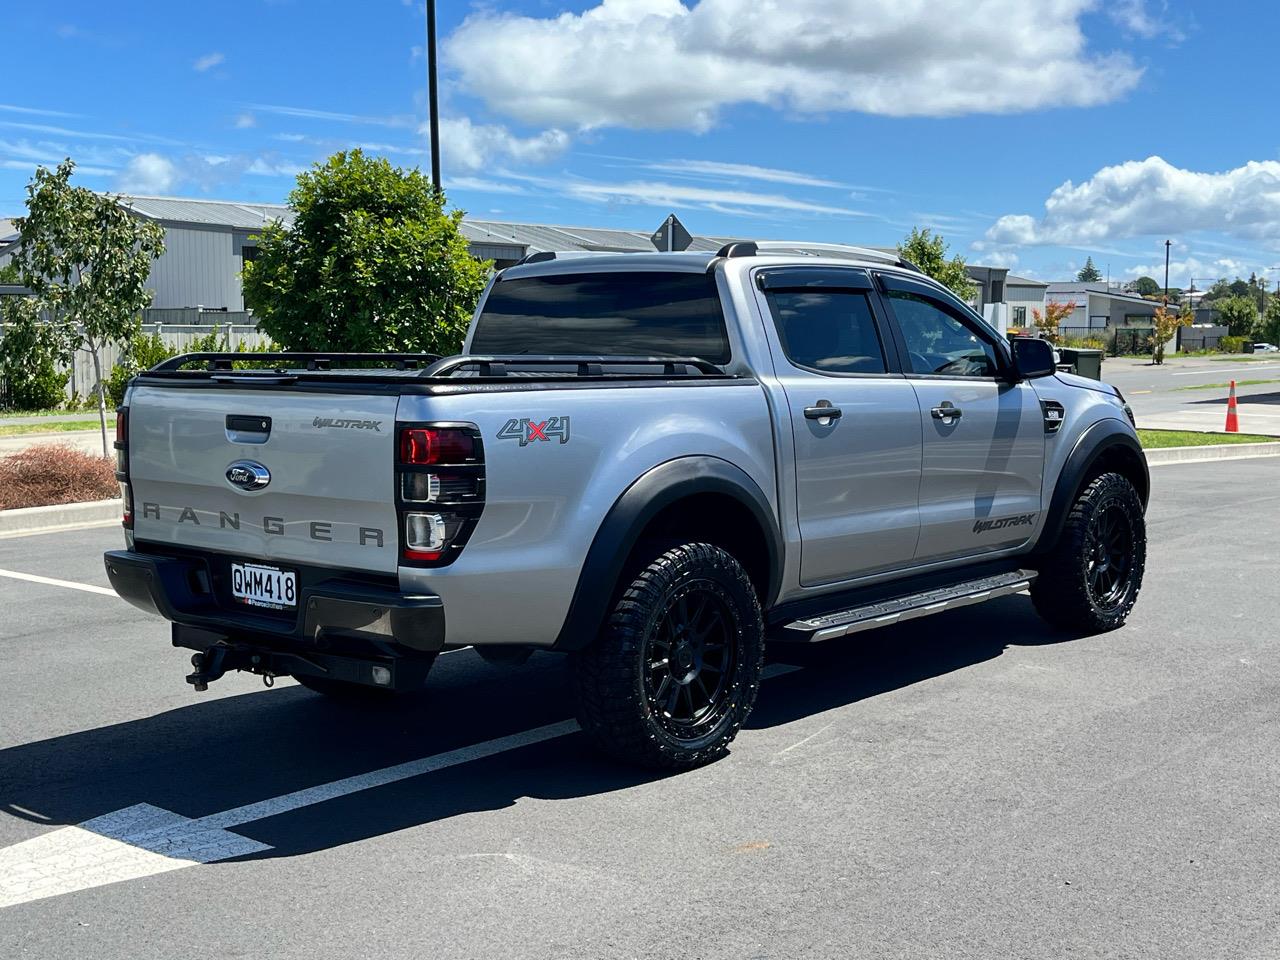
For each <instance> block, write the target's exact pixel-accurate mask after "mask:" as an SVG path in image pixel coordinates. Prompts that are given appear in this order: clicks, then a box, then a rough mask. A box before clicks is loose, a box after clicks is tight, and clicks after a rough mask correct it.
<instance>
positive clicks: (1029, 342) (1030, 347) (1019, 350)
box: [1009, 337, 1058, 380]
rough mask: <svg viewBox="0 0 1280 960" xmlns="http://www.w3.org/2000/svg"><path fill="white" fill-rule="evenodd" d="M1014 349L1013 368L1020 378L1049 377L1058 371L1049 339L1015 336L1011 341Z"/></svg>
mask: <svg viewBox="0 0 1280 960" xmlns="http://www.w3.org/2000/svg"><path fill="white" fill-rule="evenodd" d="M1009 346H1010V347H1011V348H1012V349H1013V369H1014V371H1015V372H1016V373H1017V374H1018V379H1020V380H1031V379H1034V378H1035V377H1047V376H1050V375H1051V374H1053V373H1056V372H1057V369H1058V368H1057V366H1056V365H1055V364H1054V362H1053V347H1052V345H1050V343H1049V341H1048V340H1039V339H1037V338H1035V337H1014V338H1013V339H1012V340H1010V341H1009Z"/></svg>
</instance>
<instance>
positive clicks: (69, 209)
mask: <svg viewBox="0 0 1280 960" xmlns="http://www.w3.org/2000/svg"><path fill="white" fill-rule="evenodd" d="M74 170H75V164H74V163H73V162H72V161H71V160H70V159H67V160H64V161H63V162H62V163H60V164H58V168H57V169H56V170H53V171H50V170H48V169H47V168H45V167H37V168H36V174H35V176H34V177H33V178H32V180H31V182H30V183H28V184H27V215H26V216H25V217H18V218H17V219H16V220H14V222H13V225H14V226H15V227H16V228H17V230H18V235H19V237H20V238H21V239H20V240H19V241H18V248H17V250H16V252H15V253H14V257H13V262H14V263H15V264H17V267H18V274H19V277H20V278H21V282H22V284H23V285H24V286H26V287H28V288H30V289H31V291H32V292H33V293H34V294H35V297H34V303H35V309H37V310H39V311H40V312H42V313H44V314H45V316H46V317H48V318H49V320H50V324H51V329H52V330H53V331H55V333H56V334H57V335H59V336H62V337H64V338H65V340H64V341H63V342H62V343H59V344H58V349H59V350H68V351H69V350H76V349H81V348H84V349H86V350H88V351H89V354H90V355H91V356H92V357H93V372H94V378H95V380H96V383H95V388H94V389H95V391H96V392H97V394H98V423H99V425H100V426H101V428H102V455H103V456H104V457H105V456H109V454H108V452H107V451H108V447H107V404H106V383H105V382H104V381H105V379H106V378H105V377H104V376H103V372H102V348H103V347H105V346H106V345H107V344H108V343H111V342H112V341H115V342H119V343H121V344H123V345H125V346H126V347H127V345H128V342H129V338H130V336H131V335H132V334H133V331H134V329H135V327H134V323H135V318H136V317H137V315H138V313H139V311H141V310H142V308H143V307H145V306H146V305H147V304H148V303H150V302H151V296H152V292H151V291H150V290H148V289H147V288H146V283H147V277H148V276H149V275H150V273H151V262H152V261H153V260H154V259H156V258H157V257H159V256H160V255H161V254H163V253H164V228H163V227H161V226H160V225H159V224H158V223H155V222H153V221H150V220H143V219H141V218H139V217H136V216H134V215H133V214H131V213H130V212H129V211H128V210H126V209H125V208H124V207H123V206H122V205H121V204H120V202H119V197H115V196H111V195H109V194H99V193H94V192H93V191H92V190H89V189H86V188H85V187H73V186H72V185H71V174H72V172H73V171H74ZM8 299H17V298H8Z"/></svg>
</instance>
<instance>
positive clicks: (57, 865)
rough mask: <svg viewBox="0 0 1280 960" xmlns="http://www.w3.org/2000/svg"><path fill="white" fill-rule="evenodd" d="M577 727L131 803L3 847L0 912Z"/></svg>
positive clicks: (163, 864)
mask: <svg viewBox="0 0 1280 960" xmlns="http://www.w3.org/2000/svg"><path fill="white" fill-rule="evenodd" d="M799 669H800V668H799V667H797V666H793V665H791V664H786V663H775V664H770V665H769V666H768V667H766V668H765V670H764V673H763V675H762V679H765V680H769V679H772V678H773V677H780V676H783V675H785V674H788V673H794V672H795V671H797V670H799ZM577 730H578V723H577V721H576V720H563V721H561V722H559V723H549V724H546V725H545V726H541V727H535V728H534V729H532V730H525V731H523V732H521V733H513V734H511V735H510V736H506V737H498V738H497V739H495V740H486V741H485V742H484V743H477V744H472V745H471V746H467V747H459V748H458V749H456V750H449V751H446V752H445V753H438V754H435V755H434V756H430V757H422V758H420V759H418V760H410V761H408V762H406V763H398V764H395V765H394V766H390V767H383V768H382V769H381V770H371V771H370V772H368V773H361V774H357V775H356V776H353V777H344V778H343V779H341V780H333V781H331V782H329V783H322V784H319V785H317V786H314V787H306V788H305V789H302V790H295V791H293V792H292V793H286V794H283V795H282V796H278V797H272V798H270V799H268V800H260V801H258V802H257V803H248V804H245V805H244V806H240V807H233V808H231V809H230V810H223V811H222V812H221V813H212V814H209V815H208V816H204V817H199V818H194V819H193V818H191V817H184V816H182V815H181V814H178V813H174V812H173V811H171V810H164V809H162V808H160V807H156V806H152V805H151V804H149V803H138V804H134V805H133V806H131V807H125V808H124V809H122V810H116V811H115V812H113V813H108V814H104V815H102V816H100V817H94V818H93V819H92V820H86V821H84V822H83V823H81V824H80V825H79V826H75V827H62V828H60V829H57V830H52V831H50V832H49V833H45V834H41V835H40V836H38V837H33V838H32V839H30V840H23V841H21V842H20V843H15V844H13V845H12V846H9V847H5V848H4V849H2V850H0V908H3V907H12V906H16V905H17V904H20V903H30V902H31V901H33V900H43V899H45V898H47V897H56V896H59V895H61V894H64V893H73V892H75V891H77V890H89V889H92V888H94V887H102V886H107V885H108V884H112V883H120V882H122V881H124V880H138V879H141V878H143V877H150V876H155V875H156V874H159V873H168V872H170V871H172V870H180V869H182V868H183V867H192V866H195V865H197V864H202V863H216V862H218V861H219V860H227V859H229V858H231V857H242V856H246V855H248V854H253V853H261V852H263V851H266V850H270V849H271V847H270V846H268V845H267V844H264V843H260V842H258V841H257V840H251V839H249V838H248V837H242V836H240V835H239V834H237V833H232V832H231V828H232V827H242V826H244V825H245V824H247V823H253V822H254V821H255V820H262V819H265V818H266V817H274V816H278V815H279V814H282V813H289V812H290V811H293V810H299V809H301V808H303V807H309V806H312V805H314V804H317V803H324V802H325V801H326V800H334V799H337V798H338V797H346V796H350V795H351V794H353V793H359V792H361V791H363V790H371V789H373V788H375V787H382V786H386V785H387V784H389V783H397V782H399V781H401V780H408V779H409V778H411V777H420V776H422V775H423V774H426V773H434V772H436V771H438V770H444V769H446V768H448V767H456V766H458V765H459V764H463V763H470V762H471V761H473V760H481V759H484V758H486V757H493V756H496V755H498V754H500V753H505V752H507V751H508V750H518V749H520V748H521V747H527V746H531V745H533V744H535V743H545V742H546V741H548V740H554V739H556V738H558V737H563V736H566V735H568V734H571V733H575V732H576V731H577Z"/></svg>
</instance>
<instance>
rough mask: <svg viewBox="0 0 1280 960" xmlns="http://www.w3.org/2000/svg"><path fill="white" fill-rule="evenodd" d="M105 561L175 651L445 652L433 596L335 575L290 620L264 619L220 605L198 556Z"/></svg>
mask: <svg viewBox="0 0 1280 960" xmlns="http://www.w3.org/2000/svg"><path fill="white" fill-rule="evenodd" d="M103 560H104V562H105V564H106V568H107V576H108V578H109V579H110V580H111V586H112V587H113V588H114V589H115V591H116V593H118V594H119V595H120V596H121V597H122V598H123V599H125V600H127V601H129V603H131V604H133V605H134V606H135V607H138V608H139V609H140V610H145V611H146V612H147V613H154V614H157V615H159V616H161V617H164V618H165V619H166V620H170V621H172V622H173V623H174V624H175V627H174V643H175V645H178V646H184V647H190V648H191V649H196V650H203V649H207V648H208V647H210V646H213V645H215V644H218V643H220V642H225V643H232V644H241V645H245V644H247V645H251V646H254V647H260V648H265V649H271V650H278V651H282V652H288V653H291V654H300V655H313V654H318V653H324V652H325V651H334V652H346V651H351V650H354V651H356V652H365V651H368V652H370V653H377V654H379V655H382V656H392V657H395V656H413V655H417V654H421V655H427V654H435V653H438V652H439V651H440V650H441V649H442V648H443V647H444V642H445V621H444V602H443V601H442V600H441V599H440V598H439V597H437V596H435V595H433V594H428V593H401V592H399V591H396V590H392V589H389V588H386V587H382V586H378V585H374V584H368V583H361V582H358V581H352V580H343V579H341V578H338V577H334V578H329V579H324V580H320V581H319V582H317V583H314V584H312V585H310V586H307V585H305V584H304V585H302V586H301V587H300V589H299V597H298V610H297V614H296V615H295V616H292V617H288V616H268V615H263V614H260V613H255V612H252V611H251V610H250V609H246V610H244V611H240V610H229V609H227V608H226V607H225V606H224V605H222V604H220V603H219V602H218V600H217V599H216V596H215V593H214V591H213V589H212V588H211V587H210V583H209V575H208V568H207V565H206V564H205V563H204V562H202V561H201V559H200V558H198V557H190V556H174V557H167V556H161V555H156V554H150V553H138V552H135V551H132V550H111V551H108V552H107V553H106V554H104V556H103ZM290 672H291V671H290Z"/></svg>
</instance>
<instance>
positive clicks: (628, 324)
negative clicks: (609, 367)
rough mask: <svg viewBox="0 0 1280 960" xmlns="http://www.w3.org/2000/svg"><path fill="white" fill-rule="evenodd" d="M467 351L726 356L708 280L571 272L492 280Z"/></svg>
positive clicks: (721, 360)
mask: <svg viewBox="0 0 1280 960" xmlns="http://www.w3.org/2000/svg"><path fill="white" fill-rule="evenodd" d="M471 352H472V353H475V354H517V353H528V354H588V355H589V354H600V355H604V356H627V355H630V356H663V357H701V358H702V359H703V360H710V361H711V362H712V363H725V362H726V361H728V359H729V339H728V336H727V334H726V333H725V325H724V312H723V311H722V310H721V309H720V297H719V295H718V294H717V292H716V284H715V278H714V277H710V276H708V275H706V274H703V273H658V272H637V273H577V274H560V275H556V276H545V277H522V278H519V279H513V280H500V281H498V283H496V284H494V287H493V289H492V290H491V291H490V292H489V299H488V300H486V301H485V305H484V311H483V312H482V313H481V314H480V320H479V321H478V322H477V324H476V331H475V336H474V337H472V340H471Z"/></svg>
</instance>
